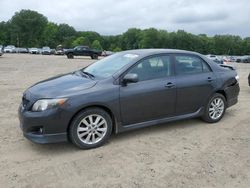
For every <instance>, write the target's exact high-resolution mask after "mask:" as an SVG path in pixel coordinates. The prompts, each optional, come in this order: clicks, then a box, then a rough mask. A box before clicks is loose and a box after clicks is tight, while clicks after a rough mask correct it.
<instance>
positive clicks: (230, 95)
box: [225, 83, 240, 107]
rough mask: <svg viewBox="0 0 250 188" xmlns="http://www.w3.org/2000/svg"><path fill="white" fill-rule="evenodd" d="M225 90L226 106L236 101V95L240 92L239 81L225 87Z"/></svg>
mask: <svg viewBox="0 0 250 188" xmlns="http://www.w3.org/2000/svg"><path fill="white" fill-rule="evenodd" d="M225 92H226V95H227V107H230V106H233V105H235V104H236V103H237V102H238V96H239V92H240V87H239V83H236V84H235V85H232V86H229V87H227V88H226V89H225Z"/></svg>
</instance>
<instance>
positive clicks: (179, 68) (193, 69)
mask: <svg viewBox="0 0 250 188" xmlns="http://www.w3.org/2000/svg"><path fill="white" fill-rule="evenodd" d="M175 62H176V64H175V70H176V74H178V75H183V74H198V73H202V72H210V71H211V70H210V68H209V66H208V65H207V63H206V62H204V61H203V60H202V59H201V58H199V57H196V56H192V55H175Z"/></svg>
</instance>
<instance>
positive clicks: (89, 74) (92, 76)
mask: <svg viewBox="0 0 250 188" xmlns="http://www.w3.org/2000/svg"><path fill="white" fill-rule="evenodd" d="M82 73H83V74H86V75H88V77H90V78H95V76H94V75H93V74H91V73H89V72H85V71H83V70H82Z"/></svg>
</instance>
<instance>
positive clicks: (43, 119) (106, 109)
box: [19, 49, 239, 149]
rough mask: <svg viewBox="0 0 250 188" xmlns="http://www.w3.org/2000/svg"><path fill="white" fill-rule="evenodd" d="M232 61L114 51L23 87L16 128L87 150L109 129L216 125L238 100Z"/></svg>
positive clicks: (157, 51)
mask: <svg viewBox="0 0 250 188" xmlns="http://www.w3.org/2000/svg"><path fill="white" fill-rule="evenodd" d="M238 79H239V77H238V75H237V72H236V70H235V69H234V68H233V67H230V66H226V65H218V64H216V63H214V62H213V61H212V60H209V59H208V58H206V57H205V56H203V55H201V54H199V53H195V52H189V51H182V50H169V49H145V50H131V51H124V52H120V53H116V54H114V55H111V56H109V57H106V58H104V59H102V60H99V61H97V62H95V63H93V64H91V65H90V66H88V67H86V68H83V69H81V70H77V71H74V72H71V73H68V74H64V75H59V76H56V77H53V78H50V79H47V80H44V81H41V82H39V83H37V84H35V85H33V86H31V87H30V88H28V89H27V90H26V91H25V92H24V94H23V98H22V103H21V105H20V107H19V119H20V126H21V129H22V131H23V134H24V136H25V137H26V138H28V139H29V140H31V141H33V142H36V143H52V142H61V141H67V140H69V141H71V142H72V143H73V144H75V145H76V146H78V147H79V148H83V149H87V148H94V147H98V146H101V145H103V144H104V143H105V142H106V141H107V140H108V139H109V138H110V136H111V134H112V133H120V132H123V131H127V130H132V129H137V128H142V127H146V126H152V125H157V124H162V123H166V122H169V121H175V120H180V119H186V118H195V117H201V118H202V119H203V120H204V121H205V122H209V123H216V122H218V121H219V120H220V119H221V118H222V117H223V115H224V113H225V111H226V109H227V108H228V107H230V106H232V105H234V104H236V103H237V99H238V94H239V84H238Z"/></svg>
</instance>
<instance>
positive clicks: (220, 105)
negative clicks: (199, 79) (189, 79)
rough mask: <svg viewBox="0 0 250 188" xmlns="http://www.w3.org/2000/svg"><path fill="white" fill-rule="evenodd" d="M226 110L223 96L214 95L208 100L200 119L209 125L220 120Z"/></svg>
mask: <svg viewBox="0 0 250 188" xmlns="http://www.w3.org/2000/svg"><path fill="white" fill-rule="evenodd" d="M225 110H226V99H225V97H224V96H223V95H221V94H219V93H216V94H214V95H213V97H212V98H211V99H210V100H209V102H208V104H207V106H206V109H205V113H204V114H203V116H202V119H203V120H204V121H206V122H209V123H216V122H218V121H220V120H221V118H222V117H223V116H224V113H225Z"/></svg>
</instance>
